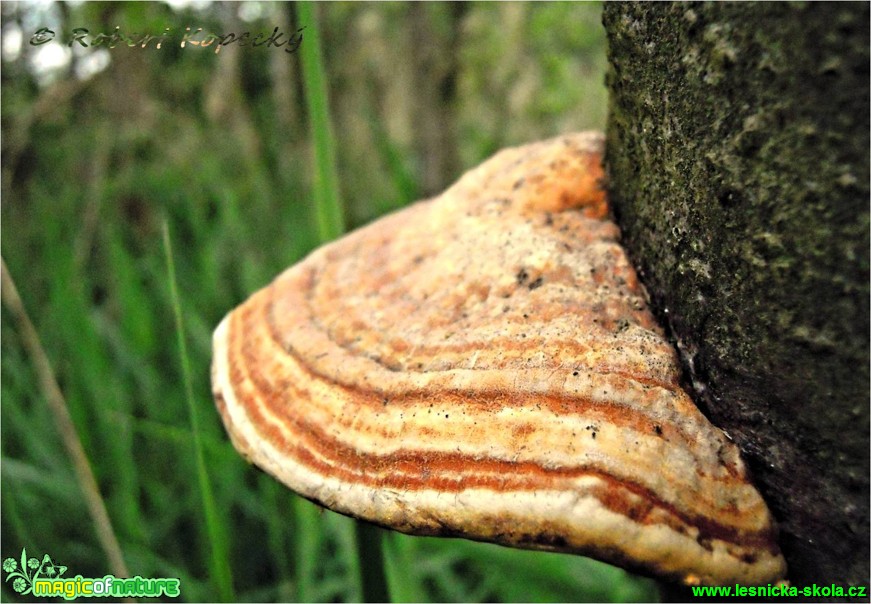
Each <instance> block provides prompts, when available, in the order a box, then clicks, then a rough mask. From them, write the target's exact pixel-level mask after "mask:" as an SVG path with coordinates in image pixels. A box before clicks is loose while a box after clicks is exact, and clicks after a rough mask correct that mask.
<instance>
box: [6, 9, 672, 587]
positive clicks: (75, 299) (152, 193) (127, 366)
mask: <svg viewBox="0 0 871 604" xmlns="http://www.w3.org/2000/svg"><path fill="white" fill-rule="evenodd" d="M0 10H2V72H0V77H2V96H0V100H2V255H3V258H4V259H5V261H6V263H7V265H8V267H9V272H10V274H11V276H12V277H13V278H14V279H15V282H16V284H17V286H18V289H19V291H20V294H21V298H22V300H23V303H24V306H25V308H26V310H27V313H28V314H29V316H30V318H31V320H32V321H33V323H34V325H35V327H36V330H37V332H38V334H39V337H40V339H41V342H42V345H43V346H44V348H45V350H46V352H47V354H48V357H49V359H50V362H51V366H52V370H53V373H54V377H55V378H56V380H57V381H58V383H59V385H60V388H61V390H62V392H63V395H64V397H65V399H66V402H67V405H68V407H69V410H70V413H71V415H72V418H73V421H74V424H75V427H76V431H77V432H78V435H79V437H80V439H81V441H82V444H83V446H84V450H85V452H86V453H87V456H88V458H89V460H90V462H91V466H92V468H93V471H94V474H95V475H96V478H97V482H98V484H99V488H100V491H101V493H102V496H103V497H104V499H105V504H106V508H107V510H108V513H109V516H110V518H111V521H112V524H113V528H114V532H115V534H116V535H117V539H118V541H119V543H120V546H121V550H122V552H123V556H124V559H125V561H126V564H127V566H128V567H129V569H130V571H131V572H132V574H134V575H140V576H143V577H160V576H171V577H179V578H181V586H182V596H181V599H182V600H185V601H197V600H221V599H237V600H242V601H249V600H256V601H272V600H319V601H353V600H360V599H361V598H363V597H364V593H369V592H368V591H366V592H364V589H369V588H367V587H366V586H367V585H369V586H370V588H371V583H372V581H377V576H378V575H380V574H383V576H384V577H385V580H386V590H387V595H388V596H389V598H390V599H391V600H394V601H560V600H572V601H584V600H593V601H596V600H602V601H632V600H650V599H654V598H656V597H658V595H657V592H656V590H655V586H654V584H653V583H652V582H651V581H649V580H645V579H639V578H636V577H633V576H632V575H629V574H628V573H625V572H624V571H622V570H620V569H616V568H614V567H610V566H607V565H604V564H600V563H597V562H593V561H591V560H587V559H584V558H580V557H576V556H567V555H557V554H545V553H539V552H524V551H515V550H510V549H507V548H501V547H498V546H490V545H485V544H479V543H473V542H469V541H464V540H448V539H425V538H414V537H408V536H405V535H400V534H398V533H393V532H388V531H382V530H380V529H377V530H376V531H375V532H373V531H365V530H363V531H361V530H359V529H358V528H357V526H356V524H355V522H354V521H353V520H350V519H348V518H345V517H342V516H339V515H336V514H333V513H331V512H327V511H321V510H319V509H318V508H317V507H316V506H314V505H312V504H310V503H308V502H306V501H304V500H301V499H299V498H297V497H296V496H294V495H293V494H292V493H291V492H290V491H288V490H287V489H285V488H284V487H283V486H281V485H280V484H278V483H277V482H275V481H274V480H273V479H272V478H270V477H269V476H267V475H265V474H263V473H260V472H258V471H256V470H255V469H254V468H252V467H250V466H248V465H247V464H246V463H245V462H244V461H243V460H242V458H241V457H240V456H239V455H237V454H236V453H235V451H234V449H233V448H232V446H231V445H230V443H229V441H228V440H227V438H226V436H225V434H224V431H223V428H222V427H221V425H220V421H219V418H218V415H217V413H216V412H215V409H214V403H213V401H212V397H211V394H210V385H209V362H210V335H211V331H212V329H213V328H214V327H215V326H216V325H217V323H218V321H219V320H220V319H221V317H222V316H223V315H224V314H225V313H226V312H228V311H229V310H230V309H231V308H233V307H234V306H236V305H237V304H239V303H240V302H241V301H242V300H244V299H245V298H246V297H247V296H248V295H249V294H251V293H252V292H254V291H255V290H256V289H258V288H260V287H262V286H263V285H265V284H266V283H268V282H269V281H270V280H271V278H272V277H274V276H275V275H276V274H277V273H279V272H280V271H281V270H282V269H284V268H285V267H287V266H288V265H290V264H292V263H293V262H295V261H297V260H298V259H300V258H301V257H302V256H304V255H305V254H306V253H307V252H308V251H310V250H311V249H313V248H314V247H316V246H317V245H318V244H319V241H320V240H321V238H323V233H324V232H330V229H333V230H335V229H338V228H339V226H340V224H343V225H344V227H345V228H347V229H352V228H354V227H356V226H359V225H361V224H364V223H366V222H368V221H370V220H372V219H374V218H375V217H377V216H379V215H381V214H383V213H385V212H388V211H391V210H394V209H396V208H399V207H401V206H403V205H405V204H407V203H410V202H412V201H414V200H416V199H420V198H423V197H427V196H430V195H433V194H436V193H438V192H439V191H441V190H443V189H444V188H445V187H447V186H448V185H449V184H450V183H451V182H452V181H454V180H455V179H456V178H457V177H458V176H459V175H460V174H461V173H462V172H463V171H464V170H466V169H468V168H470V167H472V166H474V165H475V164H477V163H479V162H480V161H481V160H483V159H484V158H486V157H487V156H488V155H490V154H491V153H492V152H494V151H495V150H497V149H499V148H501V147H503V146H506V145H511V144H516V143H522V142H526V141H529V140H534V139H540V138H545V137H549V136H553V135H556V134H558V133H561V132H565V131H572V130H581V129H588V128H599V129H601V128H603V127H604V124H605V117H606V93H605V88H604V70H605V34H604V31H603V29H602V26H601V20H600V12H601V6H600V5H599V4H598V3H506V4H502V3H492V4H491V3H487V4H483V3H432V4H418V3H389V4H381V3H372V4H368V3H363V4H351V3H330V4H316V5H313V6H309V7H304V6H299V5H296V4H293V3H287V4H285V3H261V2H248V3H239V4H237V3H227V4H224V3H216V2H175V3H171V4H167V3H163V2H159V3H158V2H154V3H104V2H89V3H81V2H75V3H74V2H68V3H63V2H21V3H19V2H4V3H2V5H0ZM309 13H311V14H309ZM116 26H117V27H119V28H120V31H121V32H122V33H128V34H132V33H133V32H137V33H140V34H141V33H150V34H153V35H159V34H161V33H163V32H164V30H165V28H167V27H168V28H170V29H171V34H170V37H169V38H168V40H167V41H166V42H165V43H164V44H163V45H162V47H161V48H160V49H157V48H155V47H154V43H152V44H151V45H149V47H147V48H144V49H143V48H138V47H137V48H129V47H127V46H125V45H124V44H120V45H118V46H116V47H114V48H106V47H90V48H82V47H80V46H79V45H78V44H74V45H73V48H70V47H69V46H68V45H67V44H66V43H67V42H68V41H69V39H70V33H71V32H72V30H73V28H76V27H84V28H87V29H89V30H90V32H91V33H92V34H95V33H97V32H105V33H111V32H112V31H113V30H114V28H115V27H116ZM276 26H277V27H279V29H280V31H282V32H286V33H288V34H289V33H293V32H296V31H297V30H298V29H299V28H300V27H303V26H305V27H306V29H305V30H303V42H302V45H301V46H300V49H299V51H298V52H296V53H286V52H284V50H283V49H276V48H265V47H259V48H253V47H250V46H249V47H243V48H240V47H235V46H230V47H226V48H224V49H222V50H221V52H220V53H217V54H216V53H215V52H214V50H213V48H198V47H192V46H190V45H188V46H187V47H185V48H181V47H180V44H179V40H180V38H181V35H182V34H183V33H184V30H185V28H186V27H191V28H192V29H194V30H195V29H196V28H198V27H202V28H203V29H204V31H205V32H211V31H215V32H237V33H240V32H244V31H250V32H252V34H255V33H259V32H266V33H267V34H268V33H271V32H272V31H273V28H274V27H276ZM40 27H48V28H49V29H51V30H53V31H55V32H56V34H57V35H56V38H55V40H54V41H52V42H51V43H48V44H43V45H40V46H33V45H30V44H29V40H30V39H31V36H32V35H33V33H34V32H35V31H36V30H37V29H39V28H40ZM315 34H319V37H320V47H321V50H322V55H323V57H322V61H320V62H319V61H318V60H317V56H316V55H314V54H312V55H310V56H309V58H308V59H307V60H303V59H304V58H305V57H304V54H303V50H304V48H303V47H304V46H305V45H306V44H310V45H311V46H310V48H308V49H306V50H309V51H311V50H314V49H315V45H314V41H315V38H316V36H315ZM59 42H62V43H59ZM319 77H320V78H323V81H324V82H325V85H324V86H323V90H322V92H324V93H325V94H321V91H320V90H319V89H318V86H317V82H318V78H319ZM327 100H328V101H329V113H328V117H329V123H331V126H330V127H327V126H326V122H324V121H319V120H318V119H317V114H318V113H319V111H320V110H323V109H325V108H326V107H327V105H326V102H327ZM323 115H327V114H323ZM330 128H331V130H330ZM330 133H332V138H331V137H330ZM331 140H332V148H333V149H334V154H331V153H330V149H331V145H330V141H331ZM317 157H319V158H320V160H316V158H317ZM325 191H326V192H327V193H329V191H335V195H334V196H330V195H328V194H327V195H324V192H325ZM333 200H341V203H342V204H343V205H341V206H339V205H336V204H335V203H334V201H333ZM316 203H321V204H326V205H325V206H323V207H324V208H326V211H327V213H329V211H330V208H332V211H335V210H337V209H338V210H339V214H338V216H340V220H338V221H337V220H335V219H334V220H333V222H332V223H330V224H331V226H330V225H328V227H327V230H326V231H323V230H321V231H319V229H318V227H317V216H316ZM164 224H166V225H167V226H168V232H169V236H170V240H171V242H172V250H173V260H174V265H175V273H176V275H175V276H176V282H177V285H178V292H179V293H178V309H179V310H180V314H181V317H182V318H183V324H184V332H183V333H184V337H185V340H184V341H185V343H186V348H187V351H186V355H185V356H182V355H181V354H180V350H179V346H178V342H177V336H178V333H179V332H178V329H177V322H176V319H175V317H174V303H173V298H172V295H171V287H170V286H171V282H172V279H171V275H170V272H169V270H168V266H167V261H166V253H167V249H166V245H165V244H164V241H163V236H162V231H163V228H164ZM185 362H187V363H188V365H189V367H190V369H191V371H190V376H191V378H190V384H191V387H192V393H193V394H192V396H191V397H190V398H188V397H187V396H186V394H185V391H186V384H185V376H184V371H183V367H184V363H185ZM191 404H192V407H193V408H192V409H189V405H191ZM192 414H193V417H194V419H195V420H196V422H192ZM193 425H196V426H197V428H196V434H195V433H194V431H193V430H194V429H193V428H192V426H193ZM195 436H196V438H195ZM197 439H198V441H199V443H200V447H201V449H200V451H201V459H202V460H203V461H204V464H203V465H204V467H205V470H206V477H205V478H206V479H207V480H202V479H201V477H200V476H199V475H198V468H197V459H198V457H197V448H196V442H197ZM210 497H211V501H213V504H214V505H213V506H211V507H209V506H208V504H206V507H204V501H206V502H208V501H210ZM0 499H2V535H3V540H2V552H0V555H2V557H3V558H6V557H16V558H17V557H19V556H20V551H21V549H22V548H24V547H26V548H27V549H28V552H29V554H30V555H39V556H42V554H44V553H47V554H49V555H50V556H51V557H52V558H53V559H54V560H55V561H58V562H59V563H61V564H65V565H67V566H69V569H70V570H69V571H68V572H67V576H75V575H77V574H81V575H83V576H85V577H88V576H95V577H101V576H103V575H104V574H106V573H109V572H112V571H111V569H110V568H109V562H108V561H107V557H106V553H105V552H104V550H103V549H102V548H101V546H100V541H99V540H98V538H97V536H96V532H95V527H94V524H93V522H92V521H91V517H90V515H89V513H88V508H87V506H86V503H85V498H84V497H83V494H82V488H81V486H80V482H79V480H78V479H77V477H76V474H75V473H74V472H73V466H72V464H71V462H70V460H69V457H68V455H67V453H66V451H65V449H64V447H63V444H62V442H61V438H60V436H59V432H58V429H57V427H56V424H55V418H54V416H53V414H52V412H51V411H50V407H49V405H48V404H47V402H46V397H45V395H44V392H43V391H42V389H41V388H40V385H39V381H38V379H37V374H36V372H35V370H34V365H33V361H32V359H31V358H30V356H28V354H27V353H26V351H25V348H24V347H23V340H22V332H21V331H20V329H19V327H18V323H17V322H16V321H15V317H14V316H13V314H12V313H11V312H10V311H9V308H7V307H6V306H4V308H3V311H2V491H0ZM210 514H211V515H210ZM209 519H211V523H210V522H209ZM361 536H362V537H361ZM373 539H374V540H375V541H376V542H377V541H380V542H381V544H382V545H383V560H378V559H377V557H375V558H374V560H375V562H376V568H375V569H374V574H373V568H372V566H373V565H372V564H371V562H372V561H373V560H372V559H370V558H369V557H368V554H365V553H364V554H361V551H363V552H367V551H369V550H368V549H367V548H370V547H371V546H372V543H371V541H372V540H373ZM367 540H368V541H370V543H368V544H367V543H366V541H367ZM10 585H11V584H9V583H3V586H2V597H3V599H4V600H16V599H23V600H25V601H27V600H29V599H30V598H29V597H27V596H25V597H23V598H21V597H20V596H18V594H16V593H15V592H14V591H13V590H12V589H11V586H10Z"/></svg>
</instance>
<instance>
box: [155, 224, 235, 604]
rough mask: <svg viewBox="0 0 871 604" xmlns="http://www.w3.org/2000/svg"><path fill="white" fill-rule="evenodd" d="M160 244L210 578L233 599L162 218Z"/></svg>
mask: <svg viewBox="0 0 871 604" xmlns="http://www.w3.org/2000/svg"><path fill="white" fill-rule="evenodd" d="M163 247H164V251H165V252H166V272H167V276H168V278H169V287H170V296H171V298H172V308H173V312H174V314H175V327H176V333H177V334H178V350H179V355H180V357H181V368H182V374H183V379H184V388H185V398H186V399H187V403H188V412H189V414H190V422H191V432H192V434H193V440H194V453H195V455H196V465H197V480H198V482H199V486H200V495H201V496H202V500H203V512H204V513H205V516H206V531H207V534H208V537H209V544H210V552H211V559H210V567H211V575H212V578H213V579H214V580H215V581H216V583H217V585H218V593H219V594H220V597H221V599H222V600H223V601H225V602H232V601H234V600H235V599H236V596H235V594H234V593H233V576H232V573H231V571H230V555H229V547H228V544H229V540H228V537H227V530H226V525H225V524H222V523H221V522H220V519H219V518H218V511H217V508H216V506H215V498H214V493H213V492H212V485H211V482H210V480H209V474H208V472H207V471H206V459H205V455H204V453H203V442H202V437H201V434H200V423H199V417H198V415H197V409H196V404H195V403H194V390H193V382H192V380H191V369H190V361H189V357H188V352H187V344H186V342H185V335H184V323H183V322H182V312H181V302H180V298H179V295H178V285H177V284H176V280H175V262H174V261H173V257H172V243H171V241H170V237H169V225H168V223H167V221H166V219H164V221H163Z"/></svg>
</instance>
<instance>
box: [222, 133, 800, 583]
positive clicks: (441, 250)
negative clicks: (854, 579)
mask: <svg viewBox="0 0 871 604" xmlns="http://www.w3.org/2000/svg"><path fill="white" fill-rule="evenodd" d="M601 148H602V137H601V135H599V134H597V133H589V132H588V133H580V134H573V135H568V136H562V137H559V138H555V139H552V140H548V141H543V142H539V143H533V144H530V145H526V146H523V147H517V148H512V149H506V150H504V151H502V152H500V153H498V154H497V155H496V156H494V157H493V158H491V159H490V160H488V161H486V162H485V163H483V164H482V165H481V166H479V167H477V168H475V169H473V170H471V171H469V172H468V173H466V174H465V175H464V176H463V177H462V178H461V179H460V180H459V181H458V182H457V183H456V184H454V185H453V186H452V187H451V188H450V189H448V190H447V191H446V192H445V193H443V194H442V195H440V196H439V197H437V198H435V199H432V200H429V201H425V202H420V203H417V204H415V205H412V206H410V207H408V208H406V209H404V210H401V211H399V212H396V213H394V214H392V215H389V216H387V217H385V218H382V219H381V220H378V221H377V222H375V223H373V224H371V225H369V226H367V227H365V228H361V229H359V230H357V231H355V232H353V233H351V234H349V235H347V236H345V237H344V238H342V239H340V240H338V241H336V242H334V243H331V244H329V245H325V246H323V247H321V248H320V249H317V250H315V251H314V252H312V254H311V255H309V256H308V257H307V258H305V259H304V260H303V261H302V262H300V263H299V264H296V265H295V266H293V267H291V268H289V269H288V270H286V271H285V272H284V273H282V274H281V275H279V276H278V278H277V279H275V281H274V282H273V283H272V284H270V285H269V286H267V287H266V288H264V289H262V290H260V291H259V292H257V293H255V294H254V295H253V296H252V297H251V298H250V299H248V300H247V301H246V302H245V303H244V304H242V305H241V306H240V307H239V308H237V309H235V310H234V311H232V312H231V313H230V314H229V315H228V316H227V317H226V318H225V319H224V320H223V321H222V322H221V324H220V326H219V327H218V329H217V330H216V331H215V335H214V362H213V367H212V382H213V388H214V394H215V399H216V401H217V404H218V408H219V410H220V412H221V416H222V417H223V420H224V424H225V425H226V427H227V430H228V432H229V434H230V436H231V438H232V440H233V443H234V444H235V446H236V448H237V449H238V450H239V451H240V452H241V453H242V454H243V455H244V456H245V457H246V458H248V459H249V460H250V461H252V462H253V463H255V464H257V465H258V466H260V467H261V468H263V469H264V470H266V471H267V472H269V473H271V474H273V475H274V476H276V477H277V478H278V479H279V480H281V481H282V482H284V483H285V484H286V485H287V486H289V487H290V488H291V489H293V490H295V491H297V492H298V493H300V494H301V495H303V496H305V497H307V498H309V499H312V500H314V501H317V502H319V503H320V504H322V505H324V506H326V507H328V508H331V509H333V510H336V511H338V512H341V513H343V514H348V515H351V516H356V517H359V518H364V519H366V520H370V521H372V522H376V523H378V524H381V525H383V526H386V527H390V528H393V529H396V530H400V531H403V532H407V533H414V534H423V535H451V536H461V537H466V538H470V539H477V540H483V541H493V542H496V543H501V544H505V545H512V546H517V547H525V548H535V549H548V550H557V551H564V552H572V553H579V554H585V555H590V556H594V557H598V558H601V559H604V560H607V561H610V562H614V563H617V564H622V565H624V566H629V567H631V568H634V569H640V570H645V571H648V572H651V573H653V574H656V575H659V576H663V577H666V578H672V579H677V580H681V581H684V582H687V583H733V582H739V583H743V584H758V583H762V584H764V583H767V582H770V581H775V580H777V579H779V578H781V577H783V576H784V573H785V563H784V560H783V558H782V556H781V555H780V551H779V549H778V546H777V543H776V528H775V525H774V522H773V520H772V518H771V515H770V514H769V512H768V509H767V507H766V505H765V503H764V501H763V500H762V498H761V496H760V495H759V493H758V492H757V491H756V489H755V488H754V487H753V486H752V485H751V484H750V482H749V480H748V477H747V473H746V470H745V467H744V464H743V462H742V461H741V459H740V455H739V452H738V449H737V447H736V446H735V445H734V444H732V443H731V442H730V441H729V440H727V438H726V437H725V436H724V434H723V433H722V432H721V431H720V430H719V429H717V428H715V427H714V426H712V425H711V424H710V423H709V422H708V421H707V420H706V419H705V418H704V416H702V415H701V413H699V411H698V410H697V409H696V408H695V406H694V405H693V403H692V401H691V400H690V398H689V397H688V395H687V394H686V393H685V392H683V390H681V388H680V386H679V385H678V372H679V369H678V363H677V358H676V355H675V352H674V350H673V349H672V347H671V346H670V344H669V343H668V342H667V340H666V339H665V337H664V336H663V333H662V330H661V329H660V328H659V327H658V326H657V325H656V323H655V321H654V318H653V316H652V314H651V313H650V311H649V310H648V308H647V305H646V300H645V296H644V292H643V290H642V287H641V285H640V284H639V283H638V279H637V277H636V274H635V271H634V270H633V268H632V266H631V265H630V263H629V261H628V259H627V256H626V254H625V252H624V251H623V249H622V248H621V247H620V245H619V243H618V239H619V231H618V228H617V226H616V225H615V224H614V223H613V222H611V221H609V220H608V218H607V215H608V206H607V201H606V198H605V193H604V191H603V190H602V188H601V179H602V169H601Z"/></svg>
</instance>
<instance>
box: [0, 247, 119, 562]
mask: <svg viewBox="0 0 871 604" xmlns="http://www.w3.org/2000/svg"><path fill="white" fill-rule="evenodd" d="M0 269H2V270H0V273H2V277H0V278H2V287H0V293H2V297H3V304H4V305H5V306H6V308H8V309H9V312H11V313H12V315H13V316H14V317H15V321H16V323H17V324H18V330H19V332H20V336H21V340H22V343H23V344H24V347H25V348H26V349H27V353H28V355H29V356H30V359H31V361H32V362H33V366H34V368H35V369H36V374H37V376H38V378H39V385H40V390H41V391H42V393H43V396H45V399H46V400H47V401H48V404H49V407H50V408H51V412H52V415H53V416H54V419H55V423H56V424H57V429H58V432H60V435H61V440H62V441H63V444H64V448H66V450H67V454H68V455H69V456H70V459H71V460H72V462H73V469H74V471H75V473H76V480H77V481H78V483H79V486H80V487H81V489H82V493H83V494H84V496H85V501H86V503H87V505H88V511H89V512H90V515H91V520H92V521H93V522H94V528H95V530H96V532H97V538H98V539H99V540H100V545H101V546H102V547H103V551H104V552H105V553H106V558H107V559H108V560H109V568H111V569H112V573H113V574H115V575H116V576H118V577H129V576H130V572H129V571H128V570H127V565H126V564H125V563H124V555H123V554H122V553H121V546H120V545H119V544H118V538H117V537H116V536H115V530H114V529H113V528H112V520H111V519H110V518H109V513H108V512H107V511H106V503H105V501H103V496H102V495H101V494H100V487H99V485H98V484H97V480H96V478H94V472H93V471H92V470H91V463H90V462H89V461H88V456H87V454H86V453H85V449H84V448H83V447H82V442H81V440H79V435H78V432H76V426H75V424H74V423H73V419H72V417H70V412H69V409H68V408H67V403H66V400H65V399H64V396H63V393H62V392H61V390H60V386H58V384H57V380H56V379H55V377H54V372H53V371H52V369H51V363H50V362H49V360H48V355H46V354H45V349H44V348H43V347H42V343H41V342H40V341H39V335H38V334H37V333H36V329H35V328H34V327H33V323H32V322H31V321H30V317H28V316H27V311H26V310H25V309H24V304H23V303H22V302H21V297H20V296H19V295H18V289H17V288H16V287H15V282H14V281H13V280H12V275H10V274H9V269H8V268H6V261H5V260H3V259H2V258H0Z"/></svg>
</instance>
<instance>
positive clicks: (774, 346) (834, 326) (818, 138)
mask: <svg viewBox="0 0 871 604" xmlns="http://www.w3.org/2000/svg"><path fill="white" fill-rule="evenodd" d="M604 22H605V27H606V29H607V30H608V36H609V44H610V49H609V60H610V72H609V76H608V85H609V89H610V94H611V108H610V109H611V114H610V118H609V125H608V156H607V164H608V171H609V177H610V187H611V189H612V191H611V197H612V200H613V203H614V206H615V210H614V211H615V213H616V215H617V218H618V221H619V223H620V225H621V227H622V229H623V236H624V241H625V244H626V246H627V247H628V249H629V251H630V254H631V255H632V257H633V259H634V261H635V263H636V266H637V267H638V268H639V269H640V271H641V274H642V278H643V280H644V281H645V284H646V285H647V288H648V291H649V293H650V295H651V298H652V301H653V304H654V307H655V308H657V309H658V310H659V313H660V317H661V318H662V319H663V320H664V322H665V323H666V324H667V326H668V328H669V329H670V330H671V333H672V336H673V338H674V340H675V341H676V343H677V345H678V347H679V349H680V351H681V354H682V360H683V362H684V366H685V369H686V376H687V380H688V382H689V383H691V384H692V387H693V388H694V391H695V393H696V394H697V397H696V398H697V402H698V403H699V405H700V407H701V408H702V410H703V411H704V412H706V413H707V414H709V416H710V417H711V419H712V420H713V421H714V423H715V424H716V425H718V426H720V427H721V428H723V429H724V430H726V432H727V433H728V434H729V435H730V436H731V437H732V438H733V439H734V440H735V441H736V442H737V443H738V444H739V445H740V447H741V448H742V450H743V451H744V453H745V455H746V458H747V460H748V462H749V464H750V466H751V468H752V470H753V471H754V474H755V478H756V481H757V483H758V485H759V487H760V488H761V490H762V492H763V494H764V495H765V496H766V498H767V500H768V502H769V505H770V506H771V508H772V511H773V512H774V514H775V516H776V517H777V518H778V519H779V521H780V527H781V545H782V547H783V549H784V552H785V554H786V557H787V561H788V563H789V565H790V578H791V580H792V582H793V584H796V585H807V584H810V583H812V582H816V583H818V584H828V583H831V582H835V583H841V584H846V583H851V584H860V583H865V584H867V582H868V576H869V568H868V559H869V551H868V537H869V405H868V397H869V344H868V333H869V310H868V303H869V281H868V275H869V273H868V267H869V251H868V250H869V236H868V229H869V211H868V198H869V157H868V148H869V93H868V90H869V79H868V65H869V50H868V48H869V36H868V22H869V5H868V4H864V3H863V4H853V3H845V4H841V3H837V4H836V3H833V4H828V3H819V4H814V3H810V4H797V3H761V4H755V3H748V4H745V3H710V4H659V3H639V4H628V3H627V4H624V3H607V4H606V6H605V10H604Z"/></svg>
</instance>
